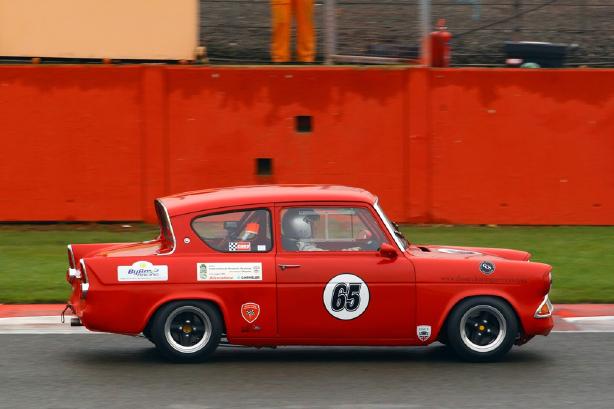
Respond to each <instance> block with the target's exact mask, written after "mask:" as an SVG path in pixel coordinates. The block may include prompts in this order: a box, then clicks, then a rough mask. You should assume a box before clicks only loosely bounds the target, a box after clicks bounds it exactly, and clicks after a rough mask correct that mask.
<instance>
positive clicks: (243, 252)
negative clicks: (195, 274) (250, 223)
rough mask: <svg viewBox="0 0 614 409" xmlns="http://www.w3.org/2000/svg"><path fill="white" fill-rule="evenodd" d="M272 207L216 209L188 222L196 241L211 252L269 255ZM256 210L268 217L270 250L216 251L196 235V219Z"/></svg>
mask: <svg viewBox="0 0 614 409" xmlns="http://www.w3.org/2000/svg"><path fill="white" fill-rule="evenodd" d="M273 209H274V208H273V207H268V206H257V207H236V208H231V209H225V210H220V209H216V210H215V211H212V212H211V213H201V214H198V215H197V216H194V217H192V219H191V220H190V229H192V232H193V233H194V234H195V235H196V237H198V239H199V240H200V241H201V242H202V243H203V244H204V245H205V246H206V247H207V248H208V249H210V250H211V251H212V252H214V253H220V254H268V253H271V252H273V251H275V228H274V218H273V211H274V210H273ZM257 210H264V211H266V212H267V213H268V216H269V226H270V231H271V248H270V249H268V250H267V251H252V250H250V251H229V250H225V251H224V250H218V249H216V248H213V247H211V245H210V244H209V243H207V242H206V241H205V239H204V238H203V237H201V235H200V234H199V233H198V231H197V230H196V229H195V228H194V222H195V221H196V219H200V218H202V217H208V216H216V215H220V214H226V213H239V212H250V211H257Z"/></svg>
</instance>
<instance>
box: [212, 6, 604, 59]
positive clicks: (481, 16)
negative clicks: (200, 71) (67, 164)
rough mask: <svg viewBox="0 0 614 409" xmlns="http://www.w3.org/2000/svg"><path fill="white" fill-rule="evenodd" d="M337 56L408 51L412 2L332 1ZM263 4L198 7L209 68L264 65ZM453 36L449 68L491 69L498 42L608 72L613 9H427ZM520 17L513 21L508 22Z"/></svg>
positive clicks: (414, 29) (415, 26) (415, 11)
mask: <svg viewBox="0 0 614 409" xmlns="http://www.w3.org/2000/svg"><path fill="white" fill-rule="evenodd" d="M322 2H323V0H317V1H316V6H315V20H316V26H317V35H318V58H319V60H322V58H323V56H322V49H323V29H322V28H323V17H324V7H323V5H322ZM337 4H338V7H337V25H338V32H337V35H338V51H339V53H340V54H351V55H365V54H367V51H368V49H369V47H373V46H378V45H380V46H381V45H382V44H384V45H392V46H400V47H408V48H409V49H412V48H413V49H415V48H416V47H417V46H418V43H419V40H418V39H419V27H420V21H419V6H418V4H419V1H418V0H337ZM269 8H270V6H269V0H201V42H202V43H203V44H205V45H206V46H207V47H208V51H209V56H210V58H211V61H212V62H214V63H215V62H224V63H228V62H236V63H266V62H268V61H269V54H268V48H269V42H270V10H269ZM431 14H432V18H433V21H436V19H437V18H441V17H444V18H446V19H447V21H448V27H449V31H450V32H451V33H452V34H453V36H454V39H453V42H452V47H453V58H452V63H453V65H473V64H476V65H479V64H486V65H498V64H502V63H503V62H504V59H505V58H504V54H503V44H504V42H505V41H510V40H519V41H549V42H557V43H567V44H577V47H574V48H572V49H571V50H570V52H569V54H568V59H567V63H568V64H570V65H583V64H587V65H593V66H614V53H613V51H614V25H613V24H612V23H613V22H614V2H613V1H611V0H481V1H480V0H445V1H434V2H433V3H432V13H431ZM517 14H521V15H520V17H518V18H514V16H515V15H517Z"/></svg>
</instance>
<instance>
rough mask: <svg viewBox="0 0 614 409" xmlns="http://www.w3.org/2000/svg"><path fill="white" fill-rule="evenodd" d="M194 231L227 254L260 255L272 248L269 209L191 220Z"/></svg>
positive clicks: (211, 245)
mask: <svg viewBox="0 0 614 409" xmlns="http://www.w3.org/2000/svg"><path fill="white" fill-rule="evenodd" d="M192 229H194V232H196V234H197V235H198V236H199V237H200V238H201V239H202V240H203V241H204V242H205V243H206V244H207V245H208V246H209V247H211V248H212V249H214V250H217V251H221V252H224V253H228V252H230V253H235V252H236V253H250V252H252V253H254V252H256V253H258V252H267V251H270V250H271V249H272V248H273V240H272V236H271V214H270V212H269V211H268V210H266V209H251V210H240V211H232V212H225V213H216V214H209V215H206V216H200V217H197V218H196V219H194V220H193V221H192Z"/></svg>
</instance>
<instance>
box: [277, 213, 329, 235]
mask: <svg viewBox="0 0 614 409" xmlns="http://www.w3.org/2000/svg"><path fill="white" fill-rule="evenodd" d="M301 213H303V214H301ZM319 218H320V216H318V215H317V214H314V213H313V211H312V210H311V209H290V210H288V211H286V213H285V214H284V218H283V221H282V228H283V234H284V235H285V236H287V237H290V238H293V239H310V238H312V237H313V230H312V227H311V223H313V222H314V221H315V220H318V219H319Z"/></svg>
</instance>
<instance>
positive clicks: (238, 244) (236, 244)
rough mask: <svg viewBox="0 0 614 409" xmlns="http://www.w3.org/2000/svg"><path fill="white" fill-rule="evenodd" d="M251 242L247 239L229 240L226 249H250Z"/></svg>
mask: <svg viewBox="0 0 614 409" xmlns="http://www.w3.org/2000/svg"><path fill="white" fill-rule="evenodd" d="M251 249H252V243H250V242H249V241H231V242H230V243H228V251H251Z"/></svg>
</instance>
